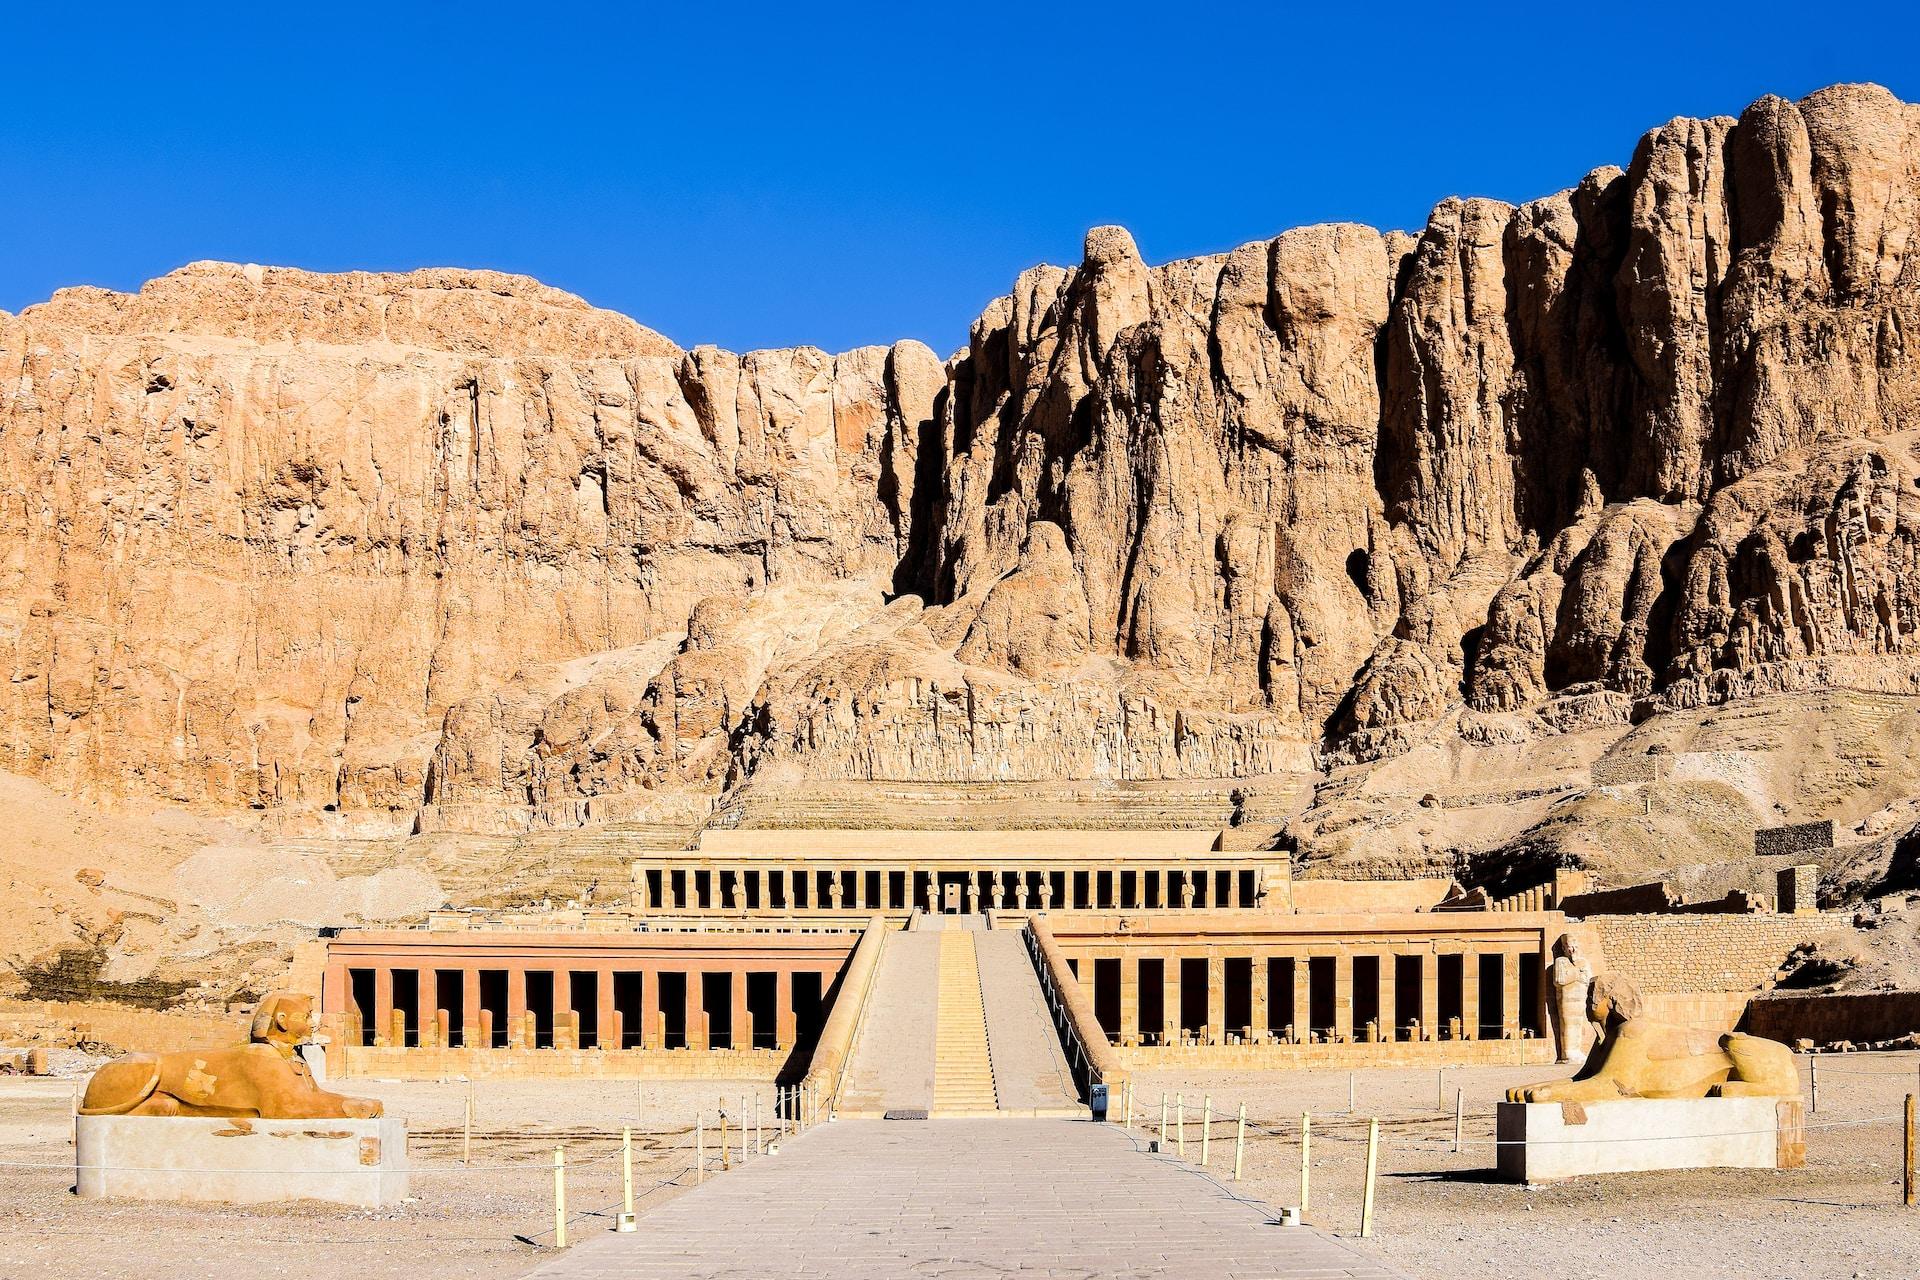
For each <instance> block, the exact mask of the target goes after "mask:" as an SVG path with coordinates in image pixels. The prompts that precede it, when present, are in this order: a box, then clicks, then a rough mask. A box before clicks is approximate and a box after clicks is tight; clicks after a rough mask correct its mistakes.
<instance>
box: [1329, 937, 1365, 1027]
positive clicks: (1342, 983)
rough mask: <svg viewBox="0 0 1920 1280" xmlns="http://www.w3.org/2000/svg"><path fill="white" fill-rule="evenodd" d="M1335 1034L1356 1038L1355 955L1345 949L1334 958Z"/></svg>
mask: <svg viewBox="0 0 1920 1280" xmlns="http://www.w3.org/2000/svg"><path fill="white" fill-rule="evenodd" d="M1333 1034H1334V1038H1335V1039H1337V1040H1348V1041H1351V1040H1356V1039H1358V1038H1359V1037H1358V1036H1356V1035H1355V1034H1354V1026H1353V956H1352V955H1351V954H1349V953H1347V952H1345V951H1342V952H1340V953H1338V954H1336V955H1335V956H1334V958H1333Z"/></svg>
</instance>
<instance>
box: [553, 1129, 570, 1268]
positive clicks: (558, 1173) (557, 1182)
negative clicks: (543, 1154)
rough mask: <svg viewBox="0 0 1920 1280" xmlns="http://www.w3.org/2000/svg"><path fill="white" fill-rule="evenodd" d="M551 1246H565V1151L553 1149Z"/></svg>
mask: <svg viewBox="0 0 1920 1280" xmlns="http://www.w3.org/2000/svg"><path fill="white" fill-rule="evenodd" d="M553 1247H554V1248H556V1249H564V1248H566V1247H567V1151H566V1148H565V1147H555V1148H554V1149H553Z"/></svg>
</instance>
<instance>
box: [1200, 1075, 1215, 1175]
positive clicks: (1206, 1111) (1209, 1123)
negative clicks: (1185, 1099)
mask: <svg viewBox="0 0 1920 1280" xmlns="http://www.w3.org/2000/svg"><path fill="white" fill-rule="evenodd" d="M1212 1163H1213V1095H1212V1094H1210V1093H1209V1094H1207V1095H1206V1097H1205V1100H1204V1101H1202V1102H1201V1104H1200V1167H1201V1168H1203V1169H1204V1168H1206V1167H1207V1166H1208V1165H1210V1164H1212Z"/></svg>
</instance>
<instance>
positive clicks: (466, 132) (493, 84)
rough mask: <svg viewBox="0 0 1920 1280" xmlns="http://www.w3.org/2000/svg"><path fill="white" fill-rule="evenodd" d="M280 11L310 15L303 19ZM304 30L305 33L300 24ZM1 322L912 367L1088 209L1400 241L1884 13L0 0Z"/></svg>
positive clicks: (1179, 228) (1771, 86) (1143, 219)
mask: <svg viewBox="0 0 1920 1280" xmlns="http://www.w3.org/2000/svg"><path fill="white" fill-rule="evenodd" d="M306 15H312V16H306ZM322 15H324V16H322ZM5 26H6V38H5V40H4V42H0V60H4V65H5V68H6V81H5V83H6V87H7V97H8V99H9V100H8V102H7V104H6V109H5V111H4V113H0V309H6V310H10V311H14V310H18V309H19V308H21V307H22V306H24V305H26V304H28V303H31V302H35V301H38V300H41V299H44V298H45V297H46V296H47V295H48V294H49V293H50V292H51V291H52V290H53V289H55V288H57V287H59V286H61V285H65V284H76V283H91V284H101V285H108V286H111V287H114V288H122V289H129V288H134V287H136V286H138V285H139V283H140V282H141V281H143V280H145V279H147V278H149V277H151V276H154V275H158V274H160V273H162V272H164V271H167V270H169V269H170V268H172V267H175V266H178V265H179V264H181V263H184V262H190V261H193V260H195V259H199V258H224V259H232V260H239V261H252V262H266V263H283V264H292V265H297V266H303V267H311V268H316V269H321V270H336V269H346V268H373V269H402V268H408V267H415V266H423V265H461V266H485V267H495V268H499V269H502V270H508V271H518V272H525V273H527V274H529V275H533V276H537V277H539V278H540V279H542V280H545V281H547V282H549V283H551V284H555V285H558V286H560V287H562V288H566V289H570V290H572V291H574V292H576V293H579V294H581V295H583V296H584V297H586V298H587V299H589V300H590V301H592V302H595V303H597V304H599V305H602V306H607V307H612V308H615V309H617V310H620V311H624V312H626V313H628V314H629V315H632V316H634V317H635V318H636V319H638V320H640V321H641V322H642V323H645V324H647V325H650V326H652V327H653V328H656V329H658V330H660V331H661V332H663V333H665V334H667V335H668V336H669V337H671V338H673V339H674V340H676V341H678V342H680V343H682V344H686V345H691V344H693V343H696V342H717V343H720V344H721V345H723V346H728V347H732V348H735V349H746V348H751V347H765V346H781V345H789V344H796V343H803V342H804V343H813V344H816V345H819V346H823V347H827V348H829V349H835V350H838V349H843V348H846V347H850V346H855V345H859V344H862V343H868V342H887V341H891V340H893V339H895V338H898V337H918V338H922V339H924V340H926V341H927V342H929V343H931V344H932V345H933V346H934V348H935V349H936V350H938V351H941V352H943V353H944V352H946V351H949V350H951V349H953V348H955V347H956V346H958V345H959V344H960V343H961V342H962V341H963V340H964V338H965V334H966V326H967V323H968V321H969V320H970V319H971V318H972V317H973V315H974V314H975V313H976V312H977V311H978V310H979V309H980V307H981V305H982V304H983V303H985V302H986V301H988V300H989V299H990V298H992V297H993V296H994V295H996V294H998V293H1002V292H1004V291H1005V290H1006V288H1007V286H1008V284H1009V282H1010V281H1011V280H1012V278H1013V276H1014V275H1015V273H1016V272H1018V271H1020V270H1021V269H1022V268H1024V267H1026V266H1028V265H1030V264H1032V263H1034V262H1038V261H1053V262H1074V261H1077V260H1078V258H1079V252H1080V239H1081V236H1082V234H1083V233H1084V231H1085V229H1086V228H1087V227H1088V226H1092V225H1096V224H1099V223H1103V222H1118V223H1123V224H1125V225H1126V226H1128V227H1130V228H1131V229H1132V230H1133V232H1134V235H1135V238H1136V239H1137V240H1138V241H1139V243H1140V246H1141V250H1142V252H1143V253H1144V254H1145V255H1146V256H1147V258H1148V259H1149V260H1151V261H1164V260H1166V259H1170V258H1176V257H1183V256H1186V255H1190V254H1195V253H1203V252H1210V251H1214V250H1219V249H1224V248H1228V247H1231V246H1233V245H1235V244H1239V243H1242V242H1244V241H1247V240H1251V239H1255V238H1259V237H1264V236H1269V235H1272V234H1274V233H1275V232H1277V231H1280V230H1282V229H1284V228H1286V227H1289V226H1295V225H1298V224H1302V223H1309V222H1320V221H1328V220H1336V219H1351V220H1357V221H1361V222H1367V223H1371V224H1373V225H1376V226H1382V227H1405V228H1409V229H1412V228H1417V227H1418V226H1419V225H1420V224H1421V223H1422V222H1423V221H1424V219H1425V215H1426V211H1427V210H1428V208H1429V207H1431V205H1432V204H1433V203H1434V202H1435V201H1436V200H1438V199H1439V198H1441V197H1443V196H1445V195H1448V194H1452V193H1459V194H1469V195H1490V196H1497V197H1501V198H1504V199H1509V200H1524V199H1530V198H1532V197H1534V196H1537V195H1542V194H1545V193H1548V192H1550V191H1554V190H1557V189H1559V188H1561V187H1565V186H1567V185H1569V184H1571V183H1573V182H1575V181H1577V180H1578V179H1579V178H1580V177H1581V175H1582V174H1584V173H1585V172H1586V171H1587V170H1588V169H1590V168H1592V167H1594V166H1596V165H1600V164H1604V163H1618V164H1625V163H1626V162H1627V160H1628V158H1629V156H1630V155H1631V152H1632V147H1633V143H1634V141H1635V139H1636V138H1637V137H1638V136H1639V135H1640V134H1641V133H1642V132H1644V131H1645V130H1646V129H1648V128H1649V127H1652V126H1654V125H1656V124H1659V123H1660V122H1662V121H1664V120H1666V119H1668V118H1670V117H1672V116H1675V115H1713V114H1721V113H1734V112H1737V111H1738V110H1739V109H1740V108H1741V107H1743V106H1744V105H1746V103H1748V102H1749V101H1751V100H1752V99H1753V98H1755V97H1757V96H1759V95H1761V94H1762V93H1767V92H1773V93H1779V94H1782V95H1785V96H1788V97H1797V96H1800V95H1802V94H1805V93H1807V92H1809V91H1810V90H1813V89H1815V88H1818V87H1820V86H1821V85H1824V84H1829V83H1833V82H1836V81H1842V80H1869V79H1870V80H1877V81H1879V82H1880V83H1882V84H1885V85H1887V86H1888V87H1889V88H1891V89H1892V90H1893V91H1894V92H1895V93H1897V94H1899V95H1900V96H1901V97H1903V98H1906V99H1909V100H1913V99H1920V39H1917V38H1920V18H1916V16H1915V14H1914V13H1913V11H1912V6H1908V5H1893V4H1887V5H1848V4H1840V3H1822V4H1805V3H1803V4H1799V5H1791V6H1786V5H1783V6H1778V7H1776V6H1772V5H1767V4H1719V5H1712V6H1699V5H1693V4H1687V3H1666V4H1661V5H1656V6H1647V7H1645V8H1643V9H1642V8H1636V7H1635V6H1632V5H1628V4H1613V5H1599V6H1594V5H1542V4H1528V5H1525V6H1516V7H1514V8H1513V9H1512V10H1511V11H1510V12H1507V13H1496V12H1495V11H1494V9H1493V8H1492V7H1491V6H1475V5H1434V4H1427V5H1398V4H1355V3H1351V2H1350V0H1348V2H1344V3H1327V4H1319V5H1314V6H1311V7H1303V8H1293V9H1289V8H1287V7H1284V6H1279V5H1259V6H1246V7H1241V6H1209V5H1205V4H1194V3H1187V4H1163V5H1154V6H1135V5H1131V4H1126V3H1108V4H1088V5H1084V6H1074V7H1068V6H1048V5H1046V4H1044V3H1035V4H1032V5H1000V4H994V3H986V2H984V0H952V2H950V3H944V4H938V5H933V4H916V3H913V2H912V0H907V2H905V3H902V2H901V0H893V2H892V3H888V4H885V5H865V4H852V3H849V4H841V5H810V4H783V5H777V6H773V5H758V4H753V5H742V6H738V7H733V8H728V7H725V6H719V5H712V4H705V5H702V4H693V3H684V4H677V5H673V6H653V5H648V4H633V5H606V6H598V5H577V4H569V3H565V2H564V0H549V2H548V3H536V4H494V3H489V2H488V0H473V2H472V3H467V4H461V5H445V6H441V5H433V6H417V7H416V6H410V5H408V4H405V3H398V2H395V3H387V4H382V5H372V6H364V7H363V6H360V5H357V4H352V3H329V4H313V5H299V4H296V5H277V4H248V5H234V6H212V5H200V6H196V5H181V6H167V5H155V4H152V3H142V4H138V5H129V4H121V3H118V2H116V0H104V2H103V3H96V4H92V5H87V6H79V5H72V6H67V5H58V4H35V5H15V6H10V12H9V13H8V15H7V18H6V23H5Z"/></svg>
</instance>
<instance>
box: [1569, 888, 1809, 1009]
mask: <svg viewBox="0 0 1920 1280" xmlns="http://www.w3.org/2000/svg"><path fill="white" fill-rule="evenodd" d="M1587 923H1588V925H1590V926H1591V927H1592V928H1593V930H1594V932H1595V933H1596V934H1597V935H1598V937H1599V939H1600V949H1601V953H1602V954H1603V955H1604V956H1605V957H1606V963H1607V969H1608V971H1609V972H1611V973H1615V974H1619V975H1622V976H1624V977H1626V978H1627V979H1628V980H1630V981H1631V982H1632V983H1633V984H1634V985H1635V986H1637V987H1639V988H1640V990H1641V992H1642V994H1644V995H1645V996H1646V997H1647V1002H1648V1012H1649V1013H1650V1014H1652V1015H1653V1016H1655V1017H1658V1018H1661V1019H1663V1020H1666V1021H1672V1022H1679V1023H1682V1024H1685V1025H1688V1026H1697V1027H1702V1028H1706V1029H1712V1030H1720V1031H1726V1030H1731V1029H1732V1028H1733V1026H1734V1025H1735V1024H1736V1023H1737V1022H1738V1021H1739V1020H1740V1015H1741V1011H1742V1008H1743V1006H1744V1005H1745V1003H1746V1002H1747V1000H1748V999H1749V998H1750V997H1752V996H1755V995H1758V994H1760V993H1761V992H1762V991H1764V990H1766V989H1767V988H1768V987H1770V986H1772V985H1773V982H1774V975H1775V974H1776V973H1778V972H1779V969H1780V966H1781V964H1782V963H1783V962H1785V960H1786V958H1787V954H1788V953H1789V952H1790V951H1792V950H1793V949H1794V948H1795V947H1796V946H1799V945H1800V944H1801V943H1803V942H1805V941H1807V940H1808V939H1809V938H1810V937H1812V936H1813V935H1814V934H1816V933H1818V932H1820V931H1821V930H1822V928H1823V918H1822V917H1820V916H1777V915H1753V916H1700V915H1669V916H1635V915H1629V916H1593V917H1590V918H1589V919H1588V921H1587Z"/></svg>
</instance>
